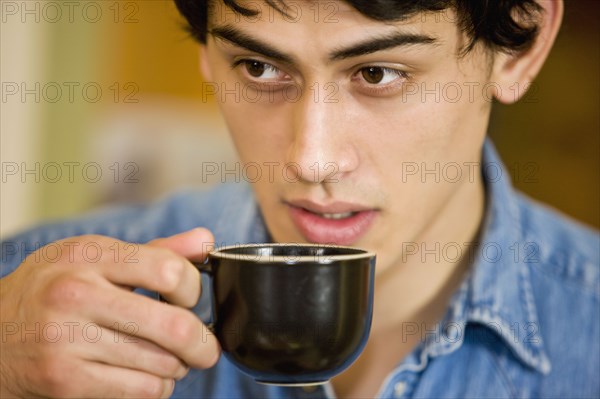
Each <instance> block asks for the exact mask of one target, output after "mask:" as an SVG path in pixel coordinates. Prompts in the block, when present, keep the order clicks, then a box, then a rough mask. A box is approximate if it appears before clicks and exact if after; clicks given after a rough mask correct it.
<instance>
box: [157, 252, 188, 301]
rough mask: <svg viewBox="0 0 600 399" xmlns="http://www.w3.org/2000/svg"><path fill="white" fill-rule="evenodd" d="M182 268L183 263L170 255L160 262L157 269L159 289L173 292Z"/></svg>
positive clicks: (182, 271)
mask: <svg viewBox="0 0 600 399" xmlns="http://www.w3.org/2000/svg"><path fill="white" fill-rule="evenodd" d="M184 268H185V265H184V263H183V262H181V261H180V260H179V259H176V258H173V257H172V256H171V257H170V258H168V259H165V260H164V261H163V262H161V264H160V266H159V270H158V276H159V279H160V286H161V291H163V292H165V293H173V292H175V290H176V289H177V287H178V286H179V283H180V282H181V279H182V277H183V274H184V270H185V269H184Z"/></svg>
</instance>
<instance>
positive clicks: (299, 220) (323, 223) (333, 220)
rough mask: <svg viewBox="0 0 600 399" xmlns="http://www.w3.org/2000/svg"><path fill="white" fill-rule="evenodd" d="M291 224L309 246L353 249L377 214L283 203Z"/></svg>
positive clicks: (333, 205)
mask: <svg viewBox="0 0 600 399" xmlns="http://www.w3.org/2000/svg"><path fill="white" fill-rule="evenodd" d="M286 204H287V205H288V208H289V212H290V216H291V218H292V221H293V222H294V224H295V225H296V227H297V228H298V230H300V233H301V234H302V235H303V236H304V238H306V240H307V241H309V242H314V243H319V244H336V245H352V244H354V243H355V242H356V241H358V240H359V239H360V238H361V237H362V236H363V235H365V234H366V232H367V231H368V230H369V228H370V227H371V225H372V223H373V221H374V220H375V218H376V216H377V210H375V209H369V208H366V207H363V206H360V205H354V204H350V203H344V202H335V203H331V204H328V205H320V204H317V203H314V202H312V201H304V200H299V201H291V202H286Z"/></svg>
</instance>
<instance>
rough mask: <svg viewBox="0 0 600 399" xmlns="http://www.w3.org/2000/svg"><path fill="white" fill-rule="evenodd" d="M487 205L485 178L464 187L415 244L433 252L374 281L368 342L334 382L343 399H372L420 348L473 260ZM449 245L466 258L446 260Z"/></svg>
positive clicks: (391, 269) (404, 262)
mask: <svg viewBox="0 0 600 399" xmlns="http://www.w3.org/2000/svg"><path fill="white" fill-rule="evenodd" d="M484 202H485V201H484V190H483V183H482V181H481V179H478V181H477V182H475V183H466V184H464V185H463V187H462V189H461V190H458V191H457V192H456V193H455V195H454V196H453V197H452V198H451V199H450V201H448V202H447V203H446V205H445V206H444V208H443V209H442V210H441V211H440V212H439V213H438V214H437V215H436V216H435V221H436V222H435V223H433V224H431V225H430V227H429V228H428V229H427V230H426V231H424V232H423V233H422V234H421V235H420V236H419V237H418V239H417V240H415V242H417V243H419V245H422V246H423V247H422V248H426V249H427V250H430V251H431V252H428V253H427V255H425V256H424V257H423V256H422V253H419V254H418V255H416V256H412V257H407V258H406V261H403V262H400V263H399V264H397V265H394V266H392V267H390V268H389V269H387V270H386V271H384V272H383V273H382V274H380V275H378V276H377V277H376V280H375V307H374V313H373V323H372V327H371V334H370V337H369V341H368V343H367V345H366V347H365V349H364V351H363V353H362V354H361V356H360V357H359V359H358V360H357V361H356V362H355V363H354V364H353V365H352V366H351V367H350V369H349V370H347V371H346V372H344V373H343V374H342V375H340V376H338V377H336V379H334V381H333V383H334V387H335V389H336V391H337V394H338V396H339V397H372V396H374V395H375V394H376V391H377V389H378V388H379V386H380V384H381V381H382V380H383V379H384V378H385V376H386V375H387V374H388V373H389V372H390V371H391V370H392V369H393V368H394V367H395V366H396V365H397V364H398V363H399V362H400V360H402V359H403V358H404V357H405V356H406V355H407V354H408V353H410V351H412V349H413V348H414V347H415V346H416V345H418V344H419V342H420V340H421V337H422V336H424V334H425V332H426V331H425V329H426V330H428V331H431V330H432V329H433V328H434V326H435V324H436V323H437V322H438V321H439V320H440V319H441V318H442V317H443V316H444V313H445V311H446V309H447V307H448V304H449V302H450V299H451V297H452V294H453V293H454V292H455V291H456V290H457V289H458V288H459V287H460V284H461V282H462V280H463V279H464V277H465V274H466V272H467V271H468V269H469V267H470V264H471V262H472V260H473V259H472V258H473V257H472V256H470V254H472V253H473V252H474V251H473V248H469V243H473V242H474V241H476V239H477V236H478V233H479V226H480V224H481V220H482V217H483V213H484ZM448 243H452V245H454V243H456V244H458V245H460V247H461V248H462V249H463V250H462V257H458V256H454V255H452V256H453V259H449V256H442V255H441V254H440V251H441V252H442V253H443V251H442V248H443V247H444V245H446V244H448ZM465 244H466V245H465ZM431 249H434V250H433V251H432V250H431ZM469 249H470V250H469ZM434 252H435V253H434ZM454 258H456V259H454ZM409 331H410V335H409Z"/></svg>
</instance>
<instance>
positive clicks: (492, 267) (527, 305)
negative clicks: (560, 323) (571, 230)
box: [420, 139, 551, 374]
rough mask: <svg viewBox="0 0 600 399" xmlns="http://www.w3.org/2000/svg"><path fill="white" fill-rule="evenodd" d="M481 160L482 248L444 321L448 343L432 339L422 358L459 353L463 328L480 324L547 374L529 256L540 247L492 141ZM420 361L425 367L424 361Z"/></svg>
mask: <svg viewBox="0 0 600 399" xmlns="http://www.w3.org/2000/svg"><path fill="white" fill-rule="evenodd" d="M482 159H483V162H482V176H483V179H484V183H485V187H486V198H487V206H486V212H485V216H484V221H483V224H482V229H481V231H482V234H481V237H480V240H479V247H478V248H477V249H476V250H475V251H474V257H473V258H474V262H473V265H472V267H471V269H470V272H469V274H468V276H467V278H466V279H465V281H464V282H463V284H462V286H461V288H460V289H459V290H458V292H457V293H456V294H455V295H454V297H453V299H452V301H451V305H450V307H449V310H448V312H447V313H446V316H445V318H444V319H443V320H442V322H441V323H439V331H438V332H439V333H440V334H442V336H443V337H445V338H446V339H441V340H440V339H427V340H426V342H425V344H424V348H423V353H422V355H428V356H436V355H440V354H445V353H449V352H452V351H454V350H456V349H458V347H460V346H461V345H462V342H463V338H464V327H466V325H467V324H468V323H477V324H479V325H483V326H485V327H487V328H490V329H492V330H494V331H495V333H496V334H497V335H498V336H499V337H500V338H501V339H502V340H503V342H504V343H505V344H506V345H507V346H508V347H509V348H510V349H511V350H512V352H513V353H514V354H515V356H516V357H517V358H518V359H519V360H520V361H521V362H523V363H524V364H526V365H527V366H529V367H532V368H534V369H535V370H537V371H539V372H541V373H543V374H547V373H549V372H550V368H551V365H550V361H549V358H548V356H547V354H546V351H545V349H544V345H543V337H542V336H541V331H540V328H539V323H538V317H537V309H536V303H535V301H534V297H533V290H532V287H531V279H530V275H529V266H528V264H527V256H526V254H527V249H528V247H527V245H528V244H529V245H535V244H533V243H527V242H526V240H525V238H524V237H525V236H524V234H523V231H522V230H521V226H522V223H521V215H520V208H519V204H518V202H517V197H516V194H515V192H514V190H513V188H512V185H511V180H510V177H509V173H508V170H507V169H506V168H505V166H504V165H503V164H502V162H501V160H500V158H499V156H498V154H497V152H496V150H495V148H494V146H493V144H492V143H491V141H490V140H489V139H488V140H486V142H485V144H484V148H483V156H482ZM461 332H462V333H463V334H460V333H461ZM533 332H535V335H534V336H533V337H530V334H532V333H533ZM457 334H460V335H457ZM428 338H429V337H428ZM420 358H421V363H422V361H423V360H425V358H424V356H421V357H420Z"/></svg>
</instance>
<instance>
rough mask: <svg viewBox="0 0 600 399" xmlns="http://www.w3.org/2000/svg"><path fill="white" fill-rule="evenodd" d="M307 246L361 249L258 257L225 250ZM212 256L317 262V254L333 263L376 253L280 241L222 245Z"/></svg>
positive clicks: (270, 261) (342, 246) (330, 245)
mask: <svg viewBox="0 0 600 399" xmlns="http://www.w3.org/2000/svg"><path fill="white" fill-rule="evenodd" d="M288 246H294V247H305V248H308V247H310V248H315V247H316V248H332V249H342V250H344V249H349V250H352V251H360V252H359V253H354V254H343V255H304V256H295V255H264V256H263V255H261V256H260V257H258V259H257V254H235V253H225V252H223V251H227V250H230V249H233V248H257V247H288ZM208 255H209V256H210V257H213V258H220V259H229V260H231V259H233V260H250V261H252V262H255V263H275V262H280V263H290V264H293V263H299V262H315V256H317V257H318V256H323V257H326V258H327V259H328V260H329V261H328V262H319V261H317V263H320V264H325V263H331V262H335V261H345V260H356V259H367V258H372V257H375V253H374V252H371V251H367V250H365V249H362V248H355V247H349V246H345V245H335V244H315V243H312V244H311V243H292V242H287V243H284V242H280V243H268V242H266V243H252V244H233V245H227V246H224V247H220V248H218V249H215V250H212V251H210V252H209V253H208Z"/></svg>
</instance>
